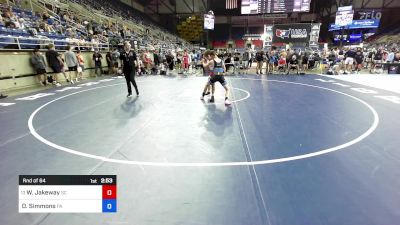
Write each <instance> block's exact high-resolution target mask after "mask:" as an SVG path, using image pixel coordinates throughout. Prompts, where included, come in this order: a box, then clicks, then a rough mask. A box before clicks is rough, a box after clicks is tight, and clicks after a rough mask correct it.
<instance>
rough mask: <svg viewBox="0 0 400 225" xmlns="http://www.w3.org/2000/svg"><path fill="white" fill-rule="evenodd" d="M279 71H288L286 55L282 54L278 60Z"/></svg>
mask: <svg viewBox="0 0 400 225" xmlns="http://www.w3.org/2000/svg"><path fill="white" fill-rule="evenodd" d="M277 70H278V72H282V73H285V72H286V57H285V55H282V54H281V57H280V59H279V60H278V69H277Z"/></svg>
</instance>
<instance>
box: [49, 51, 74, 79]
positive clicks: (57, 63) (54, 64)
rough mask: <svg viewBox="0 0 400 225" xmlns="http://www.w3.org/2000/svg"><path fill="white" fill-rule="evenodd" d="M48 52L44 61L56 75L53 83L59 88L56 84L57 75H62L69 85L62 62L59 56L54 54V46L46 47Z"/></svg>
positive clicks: (56, 53)
mask: <svg viewBox="0 0 400 225" xmlns="http://www.w3.org/2000/svg"><path fill="white" fill-rule="evenodd" d="M48 49H49V50H48V51H47V52H46V59H47V63H48V64H49V66H50V67H51V69H52V70H53V71H54V73H56V74H55V75H54V80H53V81H54V82H55V84H56V85H57V86H61V85H60V83H59V82H58V76H57V74H59V73H62V74H63V75H64V78H65V79H66V80H67V82H68V83H69V80H68V78H67V75H66V74H65V69H64V61H63V59H62V58H61V56H60V54H58V52H56V50H55V46H54V44H49V45H48Z"/></svg>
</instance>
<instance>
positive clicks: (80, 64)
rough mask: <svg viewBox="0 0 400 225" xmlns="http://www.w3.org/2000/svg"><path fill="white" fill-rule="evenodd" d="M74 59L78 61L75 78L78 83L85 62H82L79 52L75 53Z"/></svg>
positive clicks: (81, 77) (81, 76)
mask: <svg viewBox="0 0 400 225" xmlns="http://www.w3.org/2000/svg"><path fill="white" fill-rule="evenodd" d="M76 59H77V60H78V65H79V67H78V69H77V71H78V76H77V78H76V81H77V82H79V80H82V79H83V71H85V61H84V60H83V56H82V55H81V50H78V51H77V54H76Z"/></svg>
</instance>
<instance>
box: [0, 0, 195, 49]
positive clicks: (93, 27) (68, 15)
mask: <svg viewBox="0 0 400 225" xmlns="http://www.w3.org/2000/svg"><path fill="white" fill-rule="evenodd" d="M32 2H33V3H34V4H37V6H38V7H43V10H42V11H39V12H32V11H30V10H27V9H23V8H18V7H15V6H12V7H9V6H8V5H6V4H0V9H1V10H2V14H3V17H2V18H3V22H2V23H0V36H1V38H0V42H5V41H4V40H7V42H9V41H10V40H13V42H20V43H21V45H20V47H21V49H29V48H34V47H36V46H37V44H38V43H37V42H38V41H37V40H36V39H35V40H33V39H31V38H29V37H32V38H48V39H50V40H52V41H53V42H54V43H55V44H56V45H57V44H61V43H62V45H66V42H65V41H68V40H78V39H79V38H80V37H81V36H84V40H85V41H87V42H92V40H93V39H95V40H97V42H100V43H102V44H108V43H109V42H112V44H114V45H115V44H121V43H122V41H124V40H131V41H132V42H133V41H136V42H137V43H138V45H139V46H144V47H148V48H149V47H150V48H151V47H153V46H157V47H160V46H168V47H169V48H171V49H175V48H178V47H181V48H182V47H184V46H190V44H189V43H187V42H186V41H184V40H183V39H180V38H178V37H177V36H176V35H174V34H172V33H171V32H168V31H166V30H164V29H163V28H161V27H158V26H157V25H156V24H154V23H153V22H151V19H150V18H148V17H147V16H146V15H144V14H142V13H140V12H138V11H136V10H135V9H133V8H130V7H127V6H126V5H125V4H124V3H122V2H119V1H111V0H96V1H94V0H73V1H72V0H70V1H66V0H60V1H59V2H60V4H63V5H64V7H63V10H54V11H52V10H53V9H54V8H52V9H50V8H48V7H47V8H45V7H46V2H45V3H44V5H43V6H40V2H39V0H32ZM10 8H11V10H12V13H11V14H13V16H12V18H8V17H7V16H6V15H5V12H7V11H8V10H9V9H10ZM56 13H58V14H56ZM50 15H51V16H50ZM121 19H122V20H121ZM110 21H112V22H111V23H110ZM24 38H25V39H24ZM17 39H18V40H17ZM177 42H180V43H179V44H177ZM182 45H183V46H182ZM5 47H10V45H9V44H6V43H1V44H0V48H5ZM14 47H15V46H14Z"/></svg>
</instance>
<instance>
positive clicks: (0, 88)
mask: <svg viewBox="0 0 400 225" xmlns="http://www.w3.org/2000/svg"><path fill="white" fill-rule="evenodd" d="M63 53H64V52H60V54H63ZM42 54H43V55H44V54H45V51H43V52H42ZM81 54H82V55H83V57H84V61H85V72H84V77H89V76H94V62H93V60H92V55H93V52H81ZM101 54H102V55H103V60H102V65H103V67H107V62H106V58H105V57H106V52H102V53H101ZM31 56H32V51H18V52H16V51H1V52H0V62H1V66H0V92H7V91H12V90H18V89H24V88H29V87H34V86H39V85H40V84H39V82H38V79H37V76H35V74H36V72H35V71H34V69H33V67H32V65H31V63H30V57H31ZM66 68H67V67H66ZM46 70H47V72H48V73H49V74H51V73H52V72H53V71H52V70H51V69H50V68H47V69H46ZM58 77H59V80H60V81H61V82H63V81H65V79H64V76H63V75H62V74H59V75H58Z"/></svg>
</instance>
